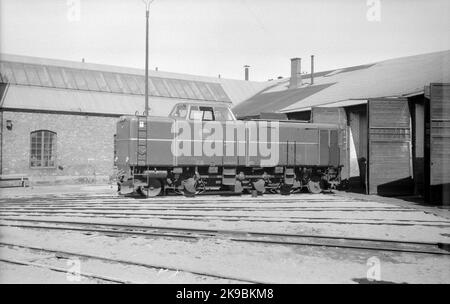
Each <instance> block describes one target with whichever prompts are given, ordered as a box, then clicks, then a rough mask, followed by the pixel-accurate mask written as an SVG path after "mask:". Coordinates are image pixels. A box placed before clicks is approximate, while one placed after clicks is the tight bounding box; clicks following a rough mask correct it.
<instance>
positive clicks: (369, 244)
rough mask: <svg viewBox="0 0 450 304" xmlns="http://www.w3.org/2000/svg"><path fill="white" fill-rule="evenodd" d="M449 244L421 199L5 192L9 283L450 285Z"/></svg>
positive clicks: (449, 215) (1, 223)
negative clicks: (150, 195)
mask: <svg viewBox="0 0 450 304" xmlns="http://www.w3.org/2000/svg"><path fill="white" fill-rule="evenodd" d="M449 246H450V210H449V209H448V208H444V207H436V206H426V205H423V204H420V202H419V201H417V200H416V199H415V198H402V199H393V198H383V197H378V196H365V195H359V194H352V193H346V192H339V191H336V192H333V193H322V194H307V193H301V194H293V195H290V196H281V195H277V194H267V195H263V196H258V197H252V196H251V195H242V196H220V195H198V196H196V197H183V196H167V197H156V198H150V199H144V198H134V197H122V196H119V195H118V194H117V193H116V191H115V187H111V186H110V185H95V186H46V187H30V188H4V189H0V283H372V282H376V281H379V282H384V283H450V249H449Z"/></svg>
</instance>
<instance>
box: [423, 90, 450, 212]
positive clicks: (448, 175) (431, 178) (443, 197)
mask: <svg viewBox="0 0 450 304" xmlns="http://www.w3.org/2000/svg"><path fill="white" fill-rule="evenodd" d="M427 95H428V94H427ZM429 98H430V100H429V104H428V105H427V107H426V112H427V113H426V115H425V116H426V117H425V120H426V124H425V125H426V127H425V128H426V129H425V136H426V139H425V151H426V153H425V159H426V160H425V162H426V171H428V172H427V174H426V191H425V197H426V200H427V201H429V202H435V203H442V204H446V205H447V204H450V84H449V83H447V84H445V83H432V84H430V86H429Z"/></svg>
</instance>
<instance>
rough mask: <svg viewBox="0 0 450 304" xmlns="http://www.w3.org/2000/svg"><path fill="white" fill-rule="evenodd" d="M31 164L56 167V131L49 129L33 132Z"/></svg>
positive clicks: (34, 166)
mask: <svg viewBox="0 0 450 304" xmlns="http://www.w3.org/2000/svg"><path fill="white" fill-rule="evenodd" d="M30 135H31V151H30V152H31V153H30V166H31V167H32V168H54V167H55V164H56V161H55V160H56V133H55V132H52V131H47V130H38V131H34V132H31V134H30Z"/></svg>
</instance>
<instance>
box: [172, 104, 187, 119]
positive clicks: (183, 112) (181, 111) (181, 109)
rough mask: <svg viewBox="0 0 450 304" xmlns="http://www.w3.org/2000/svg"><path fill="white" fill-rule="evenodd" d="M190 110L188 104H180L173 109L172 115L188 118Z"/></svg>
mask: <svg viewBox="0 0 450 304" xmlns="http://www.w3.org/2000/svg"><path fill="white" fill-rule="evenodd" d="M187 112H188V106H187V104H185V103H183V104H179V105H177V106H176V107H175V109H173V111H172V114H171V116H172V117H174V118H186V116H187Z"/></svg>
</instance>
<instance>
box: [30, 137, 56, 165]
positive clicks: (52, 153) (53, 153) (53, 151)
mask: <svg viewBox="0 0 450 304" xmlns="http://www.w3.org/2000/svg"><path fill="white" fill-rule="evenodd" d="M37 133H42V135H41V143H40V144H41V147H40V155H41V157H40V159H39V160H36V161H39V162H40V164H41V166H36V165H33V161H32V157H33V140H32V138H33V137H32V136H33V134H37ZM46 133H49V134H51V142H52V148H51V149H50V155H49V156H50V158H53V159H54V160H53V165H52V166H43V165H44V161H45V160H44V155H45V134H46ZM57 139H58V137H57V133H56V132H53V131H50V130H44V129H41V130H35V131H32V132H30V157H29V167H30V168H31V169H55V168H56V160H57V158H56V156H57ZM34 150H36V149H34Z"/></svg>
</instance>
